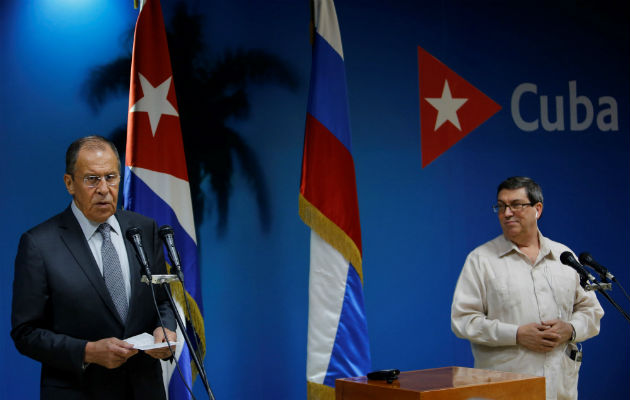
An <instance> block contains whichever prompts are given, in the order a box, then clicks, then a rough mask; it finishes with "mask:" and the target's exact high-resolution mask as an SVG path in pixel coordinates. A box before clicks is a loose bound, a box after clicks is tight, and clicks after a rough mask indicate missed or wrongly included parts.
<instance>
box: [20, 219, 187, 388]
mask: <svg viewBox="0 0 630 400" xmlns="http://www.w3.org/2000/svg"><path fill="white" fill-rule="evenodd" d="M116 218H117V219H118V222H119V223H120V228H121V230H122V234H123V235H124V234H125V232H126V231H127V229H128V228H130V227H134V226H137V227H139V228H140V229H141V230H142V239H143V243H144V248H145V251H146V253H147V257H148V258H149V263H150V266H151V268H152V272H153V273H154V274H163V273H165V264H164V253H163V250H162V246H161V243H160V241H159V238H158V234H157V226H156V223H155V221H153V220H152V219H150V218H147V217H144V216H142V215H140V214H136V213H133V212H129V211H118V212H116ZM125 244H126V248H127V256H128V258H129V267H130V276H131V298H130V301H129V312H128V319H127V322H126V323H123V321H121V319H120V317H119V316H118V313H117V312H116V308H115V306H114V303H113V302H112V299H111V296H110V295H109V291H108V290H107V287H106V286H105V281H104V280H103V276H102V274H101V272H100V271H99V269H98V266H97V264H96V261H95V260H94V256H93V255H92V252H91V251H90V248H89V246H88V243H87V240H86V239H85V236H84V235H83V232H82V231H81V227H80V226H79V223H78V221H77V220H76V218H75V217H74V215H73V214H72V210H71V209H70V207H68V208H67V209H66V210H65V211H64V212H62V213H61V214H58V215H56V216H54V217H53V218H51V219H49V220H48V221H46V222H44V223H42V224H40V225H38V226H36V227H35V228H33V229H31V230H29V231H28V232H26V233H24V234H23V235H22V238H21V239H20V244H19V247H18V253H17V257H16V259H15V277H14V281H13V306H12V315H11V323H12V330H11V337H12V338H13V340H14V341H15V345H16V347H17V349H18V351H20V353H22V354H24V355H26V356H28V357H31V358H33V359H35V360H37V361H40V362H41V363H42V371H41V398H43V399H57V398H59V399H63V400H70V399H101V398H102V399H125V398H147V399H160V398H164V397H165V395H164V385H163V383H162V369H161V366H160V363H159V361H158V360H156V359H153V358H151V357H149V356H148V355H146V354H144V353H143V352H139V353H138V354H136V355H135V356H133V357H131V358H130V359H128V360H127V362H126V363H124V364H123V365H122V366H121V367H119V368H115V369H111V370H110V369H106V368H104V367H101V366H99V365H96V364H91V365H88V366H87V368H83V356H84V351H85V345H86V343H87V342H88V341H96V340H99V339H103V338H107V337H117V338H119V339H124V338H127V337H130V336H134V335H137V334H139V333H142V332H147V333H153V330H154V329H155V328H156V327H158V326H159V325H160V321H159V318H158V312H157V311H156V309H155V306H154V303H153V296H152V294H151V288H150V287H149V286H148V285H146V284H144V283H141V282H140V276H141V267H140V264H139V262H138V260H137V258H136V255H135V251H134V249H133V247H132V246H131V244H130V243H129V242H128V241H127V240H125ZM155 289H156V296H157V302H158V308H159V310H160V311H159V314H160V316H161V317H162V320H163V322H164V324H165V326H166V327H167V328H169V329H171V330H173V331H174V330H175V325H176V324H175V317H174V314H173V311H172V308H171V306H170V303H169V302H168V299H167V298H166V295H165V293H164V291H163V289H162V288H155Z"/></svg>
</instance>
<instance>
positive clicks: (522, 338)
mask: <svg viewBox="0 0 630 400" xmlns="http://www.w3.org/2000/svg"><path fill="white" fill-rule="evenodd" d="M572 333H573V326H571V324H569V323H568V322H564V321H562V320H559V319H553V320H550V321H542V322H541V323H540V324H539V323H536V322H532V323H530V324H526V325H521V326H519V327H518V331H517V332H516V343H518V344H520V345H522V346H523V347H525V348H527V349H529V350H532V351H536V352H539V353H547V352H550V351H551V350H553V349H554V348H556V347H557V346H558V345H560V344H562V343H565V342H567V341H568V340H569V339H571V334H572Z"/></svg>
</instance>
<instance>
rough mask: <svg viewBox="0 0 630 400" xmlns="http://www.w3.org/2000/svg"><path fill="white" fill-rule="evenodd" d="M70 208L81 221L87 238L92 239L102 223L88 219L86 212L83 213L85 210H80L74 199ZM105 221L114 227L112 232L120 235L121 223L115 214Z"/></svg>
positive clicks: (82, 229) (80, 224) (80, 223)
mask: <svg viewBox="0 0 630 400" xmlns="http://www.w3.org/2000/svg"><path fill="white" fill-rule="evenodd" d="M70 209H71V210H72V214H74V217H75V218H76V219H77V221H78V222H79V226H80V227H81V231H83V235H84V236H85V239H86V240H90V239H91V238H92V236H94V233H95V232H96V230H97V229H98V227H99V225H101V223H100V222H94V221H90V220H89V219H87V217H86V216H85V214H83V211H81V210H79V207H77V205H76V203H75V202H74V200H72V205H71V206H70ZM105 222H107V223H108V224H109V226H111V227H112V230H111V231H112V232H114V233H116V234H118V235H120V224H119V223H118V220H117V219H116V216H115V215H111V216H110V217H109V218H107V220H106V221H105Z"/></svg>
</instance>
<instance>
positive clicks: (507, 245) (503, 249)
mask: <svg viewBox="0 0 630 400" xmlns="http://www.w3.org/2000/svg"><path fill="white" fill-rule="evenodd" d="M538 243H539V244H540V252H539V259H541V258H544V257H548V256H549V255H550V254H551V258H553V259H560V255H559V254H556V253H557V251H555V252H554V251H553V250H552V249H551V246H550V245H549V239H547V238H546V237H544V236H543V235H542V233H540V230H539V231H538ZM512 251H517V252H519V251H520V250H519V248H518V246H517V245H516V244H514V242H512V241H511V240H509V239H508V238H506V237H505V235H501V239H500V240H499V257H503V256H504V255H506V254H508V253H511V252H512Z"/></svg>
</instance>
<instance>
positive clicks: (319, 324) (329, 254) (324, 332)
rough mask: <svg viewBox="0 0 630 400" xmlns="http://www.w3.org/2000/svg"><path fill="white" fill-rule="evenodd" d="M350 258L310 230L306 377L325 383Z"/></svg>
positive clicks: (344, 291)
mask: <svg viewBox="0 0 630 400" xmlns="http://www.w3.org/2000/svg"><path fill="white" fill-rule="evenodd" d="M348 268H349V262H348V260H346V259H345V258H344V257H343V256H342V255H341V253H339V252H338V251H337V250H336V249H335V248H334V247H332V246H331V245H329V244H328V243H327V242H326V241H324V240H323V239H322V238H321V236H319V235H318V234H317V233H315V231H313V230H311V266H310V276H309V288H308V296H309V306H308V340H307V360H306V379H307V380H309V381H311V382H315V383H320V384H322V383H324V378H325V377H326V371H327V370H328V364H329V362H330V356H331V353H332V350H333V345H334V344H335V336H336V335H337V327H338V325H339V318H340V316H341V307H342V306H343V299H344V295H345V293H346V279H347V277H348Z"/></svg>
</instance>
